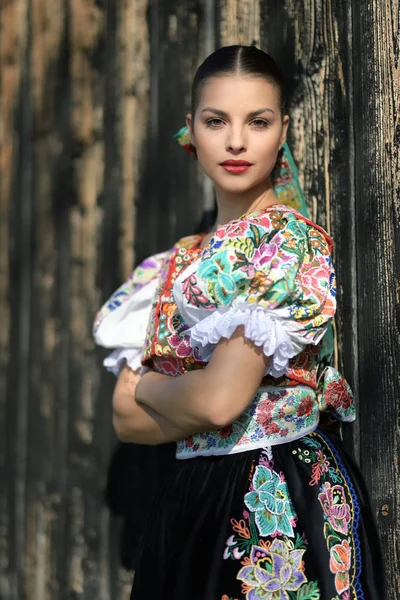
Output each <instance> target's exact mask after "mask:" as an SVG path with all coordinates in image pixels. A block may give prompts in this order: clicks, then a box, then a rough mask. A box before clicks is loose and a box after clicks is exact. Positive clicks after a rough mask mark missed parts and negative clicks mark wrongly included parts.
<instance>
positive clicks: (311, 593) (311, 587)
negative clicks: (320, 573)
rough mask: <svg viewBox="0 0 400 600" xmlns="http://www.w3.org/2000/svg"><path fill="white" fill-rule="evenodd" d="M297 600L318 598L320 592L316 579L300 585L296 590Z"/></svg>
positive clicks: (316, 599) (314, 599)
mask: <svg viewBox="0 0 400 600" xmlns="http://www.w3.org/2000/svg"><path fill="white" fill-rule="evenodd" d="M296 597H297V600H320V598H321V592H320V591H319V588H318V583H317V582H316V581H310V582H309V583H305V584H304V585H302V586H301V588H300V589H299V591H298V592H297V596H296Z"/></svg>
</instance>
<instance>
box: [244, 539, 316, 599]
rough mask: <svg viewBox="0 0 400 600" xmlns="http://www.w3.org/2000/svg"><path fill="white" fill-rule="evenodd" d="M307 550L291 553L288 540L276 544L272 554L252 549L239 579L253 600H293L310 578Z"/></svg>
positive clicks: (275, 542)
mask: <svg viewBox="0 0 400 600" xmlns="http://www.w3.org/2000/svg"><path fill="white" fill-rule="evenodd" d="M304 552H305V550H289V548H288V546H287V545H286V544H285V542H284V540H278V539H276V540H274V541H273V542H272V544H271V545H270V547H269V550H266V548H263V547H262V546H252V549H251V552H250V559H249V562H250V564H248V565H247V566H245V567H242V568H241V569H240V571H239V573H238V575H237V578H238V579H240V581H243V583H245V584H246V586H247V588H248V592H247V594H246V598H248V599H249V600H266V599H271V600H275V599H276V600H289V595H288V592H289V591H292V592H296V591H297V590H298V589H299V588H300V586H301V585H302V584H303V583H306V581H307V577H306V576H305V575H304V573H303V569H302V558H303V554H304Z"/></svg>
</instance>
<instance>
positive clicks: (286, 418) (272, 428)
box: [164, 367, 319, 458]
mask: <svg viewBox="0 0 400 600" xmlns="http://www.w3.org/2000/svg"><path fill="white" fill-rule="evenodd" d="M164 368H165V367H164ZM318 421H319V409H318V403H317V400H316V395H315V392H314V391H313V390H312V389H311V388H310V387H308V386H304V385H298V386H296V387H286V388H276V387H273V386H271V387H265V388H261V389H260V390H259V391H258V393H257V394H256V396H255V397H254V399H253V401H252V403H251V404H250V406H249V407H248V408H247V409H246V410H245V411H244V412H243V413H242V414H241V415H240V416H239V417H238V418H237V419H236V420H235V421H234V422H233V423H232V424H231V425H230V426H229V427H228V428H226V427H225V428H224V429H222V430H220V431H208V432H204V433H198V434H194V435H193V436H191V437H189V438H186V439H184V440H181V441H179V442H177V457H178V458H188V457H190V456H196V455H198V454H202V455H204V456H206V455H211V454H214V455H215V454H228V453H231V454H232V453H234V452H243V451H244V450H247V449H251V448H262V447H263V446H265V445H266V443H267V441H268V444H269V445H274V444H282V443H283V442H285V441H288V440H291V439H294V438H297V437H300V436H301V435H305V434H306V433H308V432H309V431H312V430H314V429H315V428H316V427H317V426H318Z"/></svg>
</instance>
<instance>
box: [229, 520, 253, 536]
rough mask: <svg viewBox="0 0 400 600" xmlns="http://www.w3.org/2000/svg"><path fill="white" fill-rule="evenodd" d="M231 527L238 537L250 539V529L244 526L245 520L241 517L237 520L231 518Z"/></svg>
mask: <svg viewBox="0 0 400 600" xmlns="http://www.w3.org/2000/svg"><path fill="white" fill-rule="evenodd" d="M231 524H232V529H233V531H235V532H236V533H237V534H238V535H240V537H242V538H245V539H246V540H249V539H250V531H249V528H248V527H247V526H246V522H245V521H244V520H243V519H241V520H240V521H237V520H236V519H231Z"/></svg>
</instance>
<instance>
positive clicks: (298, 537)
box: [294, 533, 306, 550]
mask: <svg viewBox="0 0 400 600" xmlns="http://www.w3.org/2000/svg"><path fill="white" fill-rule="evenodd" d="M305 547H306V546H305V544H304V540H303V538H302V536H301V535H300V534H299V533H296V541H295V543H294V549H295V550H300V549H301V548H305Z"/></svg>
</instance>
